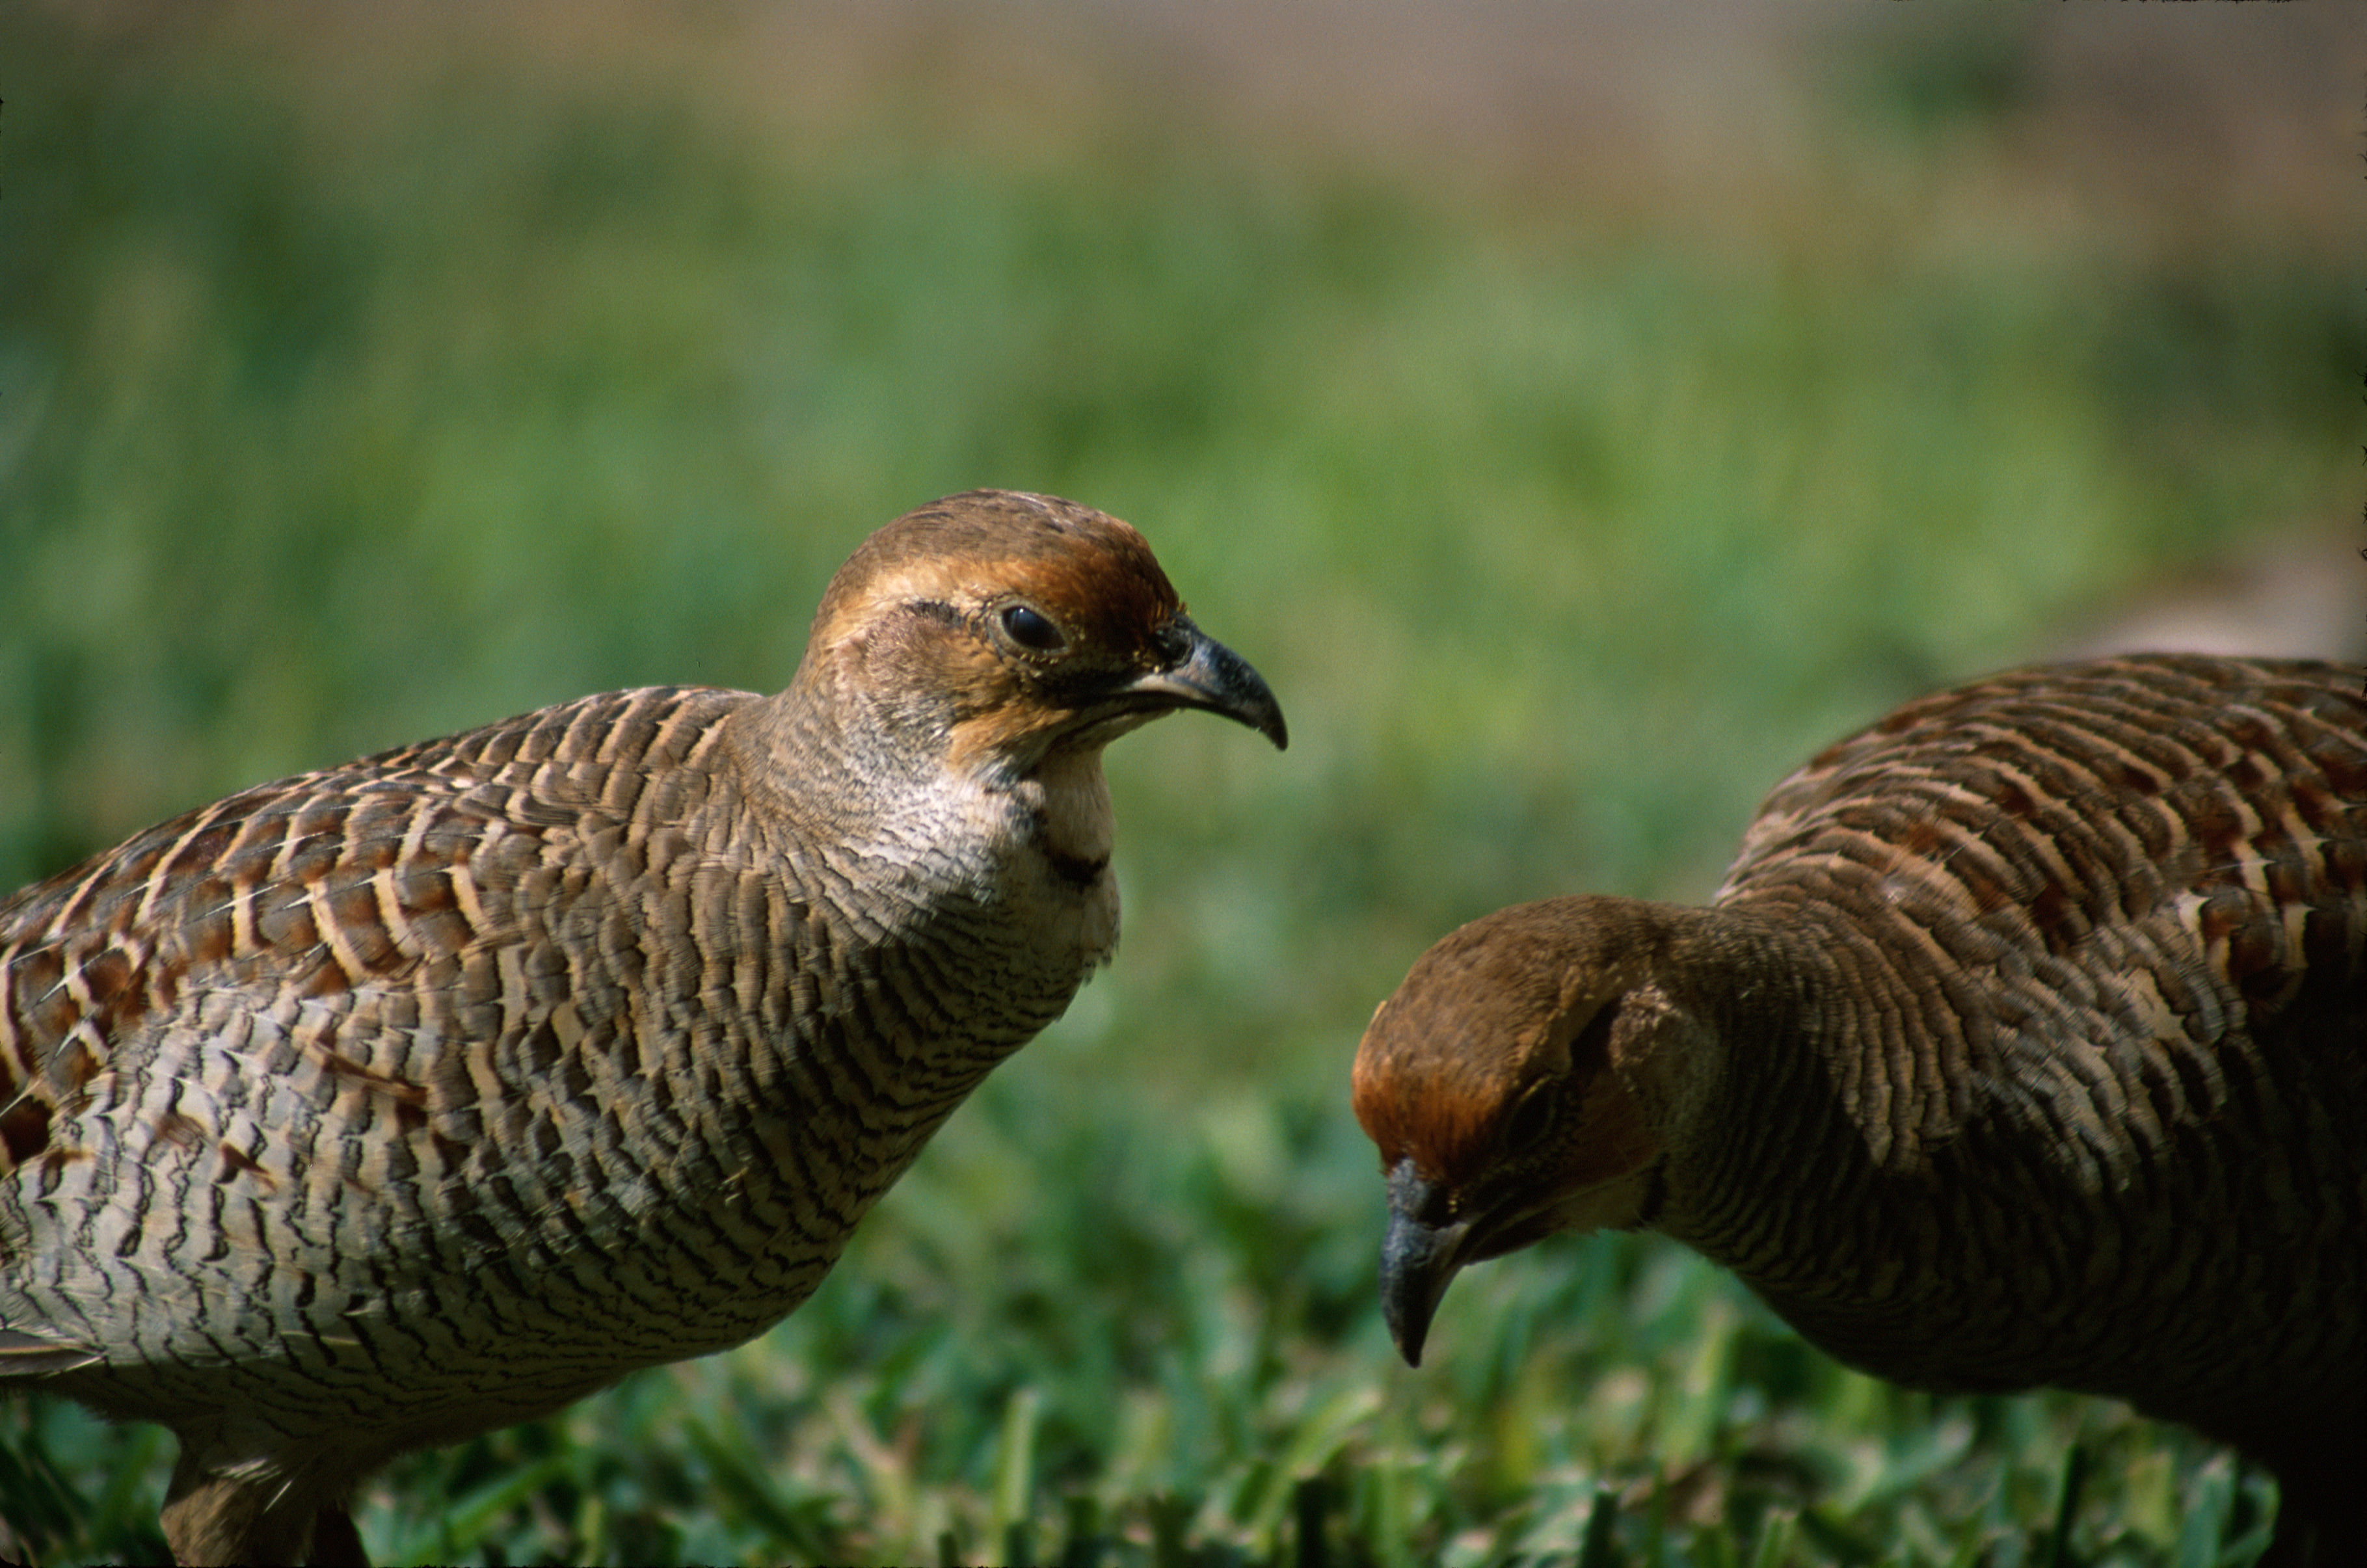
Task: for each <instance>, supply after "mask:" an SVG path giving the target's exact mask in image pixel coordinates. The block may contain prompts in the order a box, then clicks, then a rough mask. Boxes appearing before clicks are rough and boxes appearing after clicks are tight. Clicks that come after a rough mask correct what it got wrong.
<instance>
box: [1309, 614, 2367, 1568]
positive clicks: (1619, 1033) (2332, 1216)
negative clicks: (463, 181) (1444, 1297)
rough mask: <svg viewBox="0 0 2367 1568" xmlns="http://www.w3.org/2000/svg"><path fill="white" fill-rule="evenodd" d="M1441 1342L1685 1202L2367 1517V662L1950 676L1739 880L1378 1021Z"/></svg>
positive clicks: (1895, 1337) (1376, 1042)
mask: <svg viewBox="0 0 2367 1568" xmlns="http://www.w3.org/2000/svg"><path fill="white" fill-rule="evenodd" d="M1355 1096H1356V1109H1357V1113H1358V1115H1359V1117H1360V1118H1361V1119H1362V1120H1363V1122H1364V1123H1365V1127H1366V1129H1367V1131H1369V1132H1370V1133H1371V1134H1373V1136H1374V1138H1375V1141H1376V1143H1377V1144H1378V1145H1380V1149H1381V1154H1382V1163H1383V1167H1384V1169H1385V1170H1386V1171H1387V1173H1388V1177H1389V1186H1390V1206H1391V1216H1392V1217H1391V1227H1390V1234H1389V1238H1388V1241H1387V1245H1386V1247H1385V1253H1384V1263H1383V1274H1384V1292H1385V1304H1386V1305H1387V1307H1388V1310H1389V1314H1390V1318H1391V1322H1392V1326H1393V1327H1394V1328H1395V1329H1396V1331H1397V1332H1398V1335H1399V1343H1400V1345H1401V1346H1402V1347H1403V1348H1405V1350H1406V1351H1407V1353H1408V1355H1409V1356H1410V1357H1418V1356H1419V1354H1420V1351H1421V1342H1422V1338H1423V1337H1424V1333H1425V1331H1426V1329H1427V1326H1428V1324H1429V1321H1430V1318H1431V1315H1432V1313H1433V1309H1434V1308H1435V1306H1436V1303H1437V1301H1438V1298H1439V1295H1440V1293H1441V1292H1444V1289H1445V1287H1446V1284H1447V1281H1448V1280H1450V1279H1451V1278H1452V1277H1453V1275H1454V1273H1455V1270H1456V1269H1459V1268H1461V1267H1462V1266H1463V1265H1464V1264H1466V1263H1467V1262H1470V1261H1474V1260H1476V1259H1478V1258H1489V1257H1495V1256H1499V1255H1501V1254H1502V1253H1505V1252H1508V1251H1512V1250H1513V1249H1515V1248H1517V1247H1523V1246H1525V1245H1527V1244H1528V1243H1530V1242H1532V1241H1535V1240H1537V1239H1539V1238H1540V1237H1542V1236H1544V1235H1548V1234H1551V1233H1553V1232H1556V1231H1559V1230H1568V1229H1582V1228H1591V1227H1594V1226H1598V1225H1615V1226H1648V1227H1651V1228H1655V1229H1659V1230H1660V1231H1663V1232H1665V1233H1667V1234H1668V1235H1672V1236H1675V1237H1677V1238H1678V1239H1680V1240H1682V1241H1684V1242H1687V1243H1688V1244H1690V1245H1692V1246H1693V1247H1696V1248H1697V1249H1699V1250H1700V1251H1701V1252H1703V1253H1704V1254H1705V1255H1706V1256H1708V1257H1710V1258H1713V1259H1716V1261H1718V1262H1720V1263H1723V1264H1726V1265H1727V1266H1728V1267H1730V1268H1732V1269H1735V1270H1736V1272H1737V1273H1738V1274H1739V1275H1740V1276H1741V1277H1742V1278H1743V1279H1744V1280H1746V1281H1747V1282H1749V1283H1750V1285H1751V1287H1752V1288H1753V1289H1754V1290H1756V1291H1757V1292H1759V1293H1760V1294H1761V1296H1763V1297H1764V1298H1765V1299H1766V1300H1767V1301H1768V1302H1769V1303H1770V1304H1772V1306H1773V1307H1774V1308H1775V1309H1776V1311H1778V1312H1779V1313H1781V1314H1783V1315H1784V1317H1785V1318H1786V1319H1788V1320H1789V1321H1790V1322H1791V1323H1792V1324H1793V1325H1795V1326H1796V1327H1798V1328H1799V1329H1800V1331H1801V1332H1802V1333H1803V1334H1804V1335H1806V1337H1808V1338H1809V1339H1811V1340H1812V1341H1814V1342H1815V1343H1817V1344H1818V1345H1819V1346H1821V1347H1823V1348H1826V1349H1827V1350H1829V1351H1830V1352H1832V1353H1833V1354H1834V1355H1836V1356H1838V1357H1840V1359H1843V1360H1845V1361H1848V1362H1850V1363H1851V1364H1852V1365H1854V1366H1857V1367H1860V1368H1862V1369H1863V1370H1865V1371H1872V1372H1875V1373H1878V1374H1880V1375H1882V1376H1885V1377H1889V1378H1893V1379H1896V1380H1897V1381H1900V1382H1908V1383H1911V1384H1915V1385H1918V1386H1922V1387H1928V1388H1934V1389H1965V1390H1975V1389H1986V1390H2003V1389H2015V1388H2027V1387H2032V1386H2037V1385H2049V1384H2051V1385H2056V1386H2061V1387H2065V1388H2072V1389H2078V1390H2084V1391H2087V1392H2090V1393H2102V1394H2110V1395H2113V1396H2117V1397H2120V1398H2124V1399H2127V1400H2129V1401H2130V1402H2131V1403H2133V1404H2135V1405H2136V1406H2137V1407H2138V1408H2139V1409H2141V1410H2144V1411H2146V1412H2147V1413H2149V1414H2152V1415H2155V1416H2161V1417H2163V1418H2166V1419H2169V1420H2174V1421H2180V1422H2185V1423H2188V1424H2191V1425H2192V1426H2194V1427H2199V1428H2200V1429H2202V1430H2203V1431H2204V1432H2206V1433H2208V1434H2210V1435H2212V1436H2214V1437H2215V1438H2220V1439H2222V1440H2224V1441H2226V1442H2229V1443H2232V1444H2235V1445H2236V1446H2237V1447H2238V1448H2240V1449H2241V1450H2244V1451H2245V1452H2247V1453H2248V1454H2250V1455H2252V1456H2254V1457H2255V1458H2258V1459H2259V1460H2261V1461H2264V1462H2266V1463H2267V1464H2268V1465H2269V1466H2270V1467H2271V1469H2273V1470H2274V1471H2275V1472H2276V1473H2277V1475H2278V1477H2279V1478H2280V1480H2281V1482H2282V1494H2283V1501H2282V1510H2283V1518H2284V1521H2285V1525H2286V1528H2285V1529H2282V1532H2281V1536H2280V1544H2279V1551H2280V1552H2281V1553H2283V1554H2284V1558H2285V1560H2286V1561H2290V1562H2305V1561H2309V1560H2310V1554H2311V1553H2312V1552H2313V1551H2316V1552H2318V1553H2320V1554H2321V1555H2320V1556H2319V1557H2318V1559H2317V1560H2318V1561H2321V1562H2332V1561H2334V1560H2335V1558H2334V1556H2333V1553H2334V1552H2335V1551H2337V1550H2339V1549H2350V1550H2355V1549H2356V1547H2357V1546H2358V1545H2359V1544H2360V1543H2361V1541H2362V1540H2367V1526H2362V1524H2361V1517H2362V1514H2361V1509H2362V1507H2367V1505H2362V1504H2361V1503H2360V1502H2359V1501H2358V1497H2359V1495H2360V1493H2359V1479H2360V1477H2361V1475H2367V673H2362V671H2359V670H2357V669H2353V668H2346V667H2342V666H2338V665H2330V664H2321V663H2309V662H2299V661H2277V660H2236V659H2214V658H2203V657H2180V656H2167V655H2165V656H2152V657H2139V658H2129V659H2121V660H2104V661H2099V662H2095V663H2090V664H2081V665H2071V666H2065V667H2060V668H2052V669H2036V670H2026V671H2015V672H2011V673H2008V674H2004V675H2000V676H1997V677H1995V678H1992V679H1990V680H1987V681H1982V682H1976V683H1974V684H1971V685H1968V686H1965V687H1962V688H1960V689H1958V690H1955V691H1951V692H1946V693H1942V694H1939V695H1936V696H1932V697H1929V698H1925V699H1923V700H1921V701H1919V702H1916V703H1911V704H1909V705H1907V706H1905V707H1903V708H1901V709H1899V710H1898V711H1897V712H1896V713H1894V714H1892V715H1891V716H1888V717H1887V718H1885V719H1884V720H1882V721H1881V722H1879V723H1878V724H1876V725H1874V727H1872V728H1869V729H1867V730H1865V731H1863V733H1861V734H1858V735H1856V736H1853V737H1852V738H1850V739H1846V740H1844V741H1842V742H1840V744H1838V745H1836V746H1834V747H1832V748H1831V749H1829V750H1827V751H1825V752H1824V753H1823V754H1822V755H1820V756H1818V758H1816V759H1815V760H1814V761H1811V762H1810V763H1809V764H1808V765H1807V766H1806V767H1805V768H1803V769H1801V770H1800V771H1799V772H1798V773H1795V774H1793V775H1792V776H1791V777H1790V778H1788V779H1786V780H1785V781H1784V783H1783V784H1780V785H1778V786H1777V788H1776V789H1775V790H1774V792H1773V793H1772V795H1770V796H1769V797H1768V799H1767V801H1766V803H1765V804H1764V806H1763V807H1761V811H1760V813H1759V815H1758V817H1757V818H1756V819H1755V820H1754V821H1753V822H1752V824H1751V826H1750V829H1749V831H1748V833H1747V834H1746V835H1745V838H1744V840H1743V845H1742V850H1741V853H1740V856H1739V857H1738V860H1737V861H1736V863H1735V864H1734V866H1733V868H1732V869H1731V871H1730V872H1729V873H1728V874H1727V879H1726V883H1725V885H1724V886H1722V887H1721V888H1720V889H1719V891H1718V893H1717V895H1716V900H1715V903H1714V906H1713V907H1712V908H1706V909H1688V908H1675V907H1671V906H1667V905H1654V904H1643V903H1637V902H1635V901H1632V900H1624V899H1608V898H1568V899H1552V900H1547V901H1546V902H1544V903H1540V904H1534V905H1525V906H1521V907H1518V908H1512V909H1507V910H1503V911H1500V912H1499V913H1497V914H1495V915H1492V916H1489V917H1488V918H1486V919H1481V920H1478V921H1475V922H1474V923H1473V924H1471V925H1470V926H1467V927H1466V928H1464V929H1463V930H1462V931H1457V932H1455V934H1453V935H1451V936H1449V937H1448V938H1446V939H1445V940H1444V941H1443V942H1440V943H1439V944H1438V945H1437V946H1436V947H1435V948H1433V950H1432V951H1431V952H1430V953H1426V954H1424V955H1423V957H1422V958H1421V961H1420V962H1419V963H1418V964H1416V965H1415V966H1414V969H1413V971H1412V973H1411V974H1410V975H1409V976H1408V977H1407V979H1406V982H1405V984H1404V986H1403V987H1400V988H1399V991H1398V993H1397V994H1396V995H1395V996H1394V997H1392V998H1390V999H1389V1000H1388V1001H1387V1003H1385V1004H1384V1005H1383V1006H1382V1008H1381V1010H1379V1011H1378V1012H1377V1013H1376V1016H1375V1018H1374V1021H1373V1024H1372V1028H1371V1029H1370V1031H1369V1032H1367V1034H1366V1036H1365V1042H1364V1044H1363V1046H1362V1048H1361V1050H1360V1051H1359V1054H1358V1057H1357V1064H1356V1081H1355Z"/></svg>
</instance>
